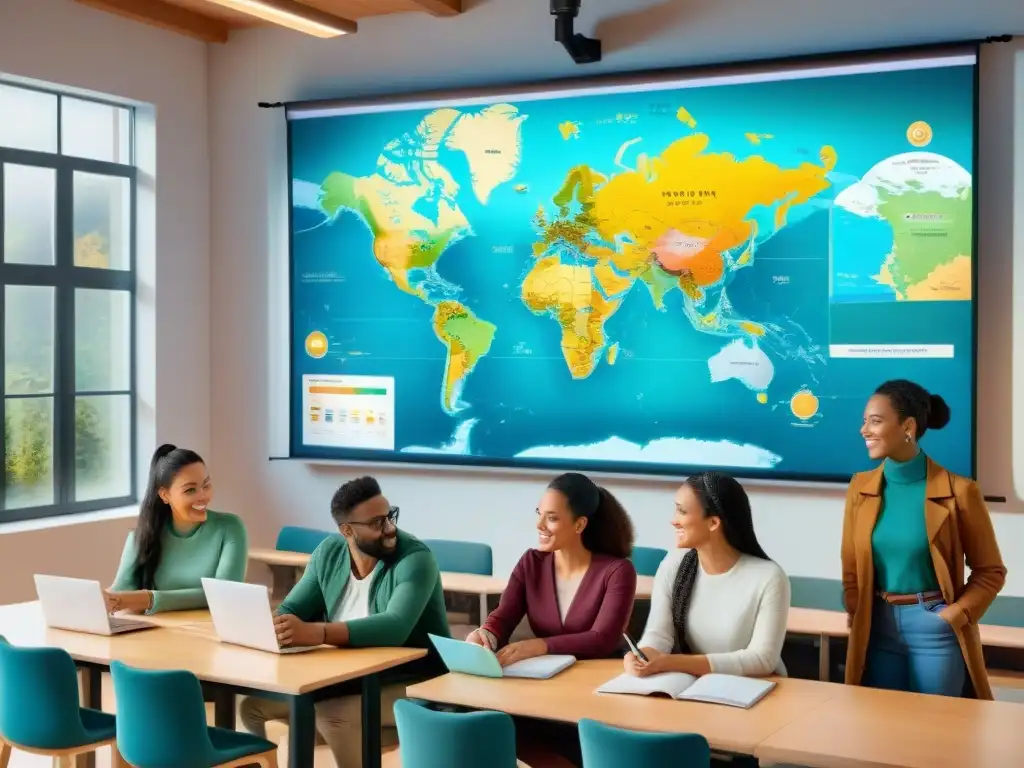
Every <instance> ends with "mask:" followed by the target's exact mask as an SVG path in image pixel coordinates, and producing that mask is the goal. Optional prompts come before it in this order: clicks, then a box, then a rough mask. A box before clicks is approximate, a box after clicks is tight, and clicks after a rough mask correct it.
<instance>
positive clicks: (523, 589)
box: [467, 472, 636, 666]
mask: <svg viewBox="0 0 1024 768" xmlns="http://www.w3.org/2000/svg"><path fill="white" fill-rule="evenodd" d="M536 527H537V536H538V542H537V548H536V549H531V550H528V551H527V552H526V554H524V555H523V556H522V558H520V560H519V563H518V564H517V565H516V567H515V570H514V571H513V572H512V576H511V578H510V579H509V582H508V586H507V587H505V591H504V592H503V593H502V595H501V602H500V603H499V604H498V607H497V608H496V609H495V610H494V611H493V612H492V613H491V615H490V616H488V617H487V620H486V621H485V622H484V624H483V626H482V627H481V628H480V629H477V630H475V631H474V632H473V633H472V634H470V636H469V637H468V638H467V639H468V640H469V642H471V643H476V644H477V645H482V646H485V647H487V648H490V649H491V650H494V651H497V654H498V660H499V661H500V662H501V663H502V665H504V666H507V665H509V664H512V663H514V662H517V661H522V660H523V659H529V658H532V657H534V656H542V655H544V654H548V653H550V654H568V655H571V656H575V657H576V658H578V659H595V658H604V657H608V656H610V655H611V654H613V653H615V652H616V651H617V649H618V648H619V646H620V643H621V641H622V632H623V631H624V630H625V628H626V624H627V623H628V621H629V616H630V613H631V612H632V610H633V597H634V594H635V592H636V569H635V568H634V567H633V563H632V562H631V561H630V559H629V556H630V553H631V552H632V550H633V524H632V522H631V521H630V519H629V515H628V514H626V510H625V509H623V508H622V505H621V504H619V502H618V500H617V499H616V498H615V497H614V496H612V494H611V493H609V492H608V491H607V490H606V489H604V488H602V487H600V486H598V485H596V484H595V483H594V481H593V480H591V479H590V478H589V477H587V476H586V475H581V474H579V473H576V472H569V473H567V474H564V475H560V476H558V477H556V478H555V479H554V480H552V481H551V484H550V485H549V486H548V489H547V491H546V492H545V494H544V496H543V497H541V500H540V504H539V505H538V507H537V523H536ZM524 616H525V617H526V618H527V619H528V620H529V622H530V628H531V629H532V630H533V634H534V635H536V637H535V638H534V639H531V640H523V641H521V642H515V643H511V644H510V643H509V638H510V636H511V635H512V632H513V631H514V630H515V628H516V627H517V626H518V625H519V622H520V621H522V619H523V617H524Z"/></svg>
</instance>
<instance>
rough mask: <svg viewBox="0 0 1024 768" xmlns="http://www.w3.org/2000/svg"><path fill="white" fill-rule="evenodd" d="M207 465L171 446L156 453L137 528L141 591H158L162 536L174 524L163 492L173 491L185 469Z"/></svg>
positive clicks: (189, 452) (136, 557) (198, 457)
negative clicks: (173, 484)
mask: <svg viewBox="0 0 1024 768" xmlns="http://www.w3.org/2000/svg"><path fill="white" fill-rule="evenodd" d="M204 463H205V462H204V461H203V459H202V457H201V456H200V455H199V454H198V453H196V452H195V451H190V450H189V449H188V448H177V447H175V446H173V445H170V444H164V445H161V446H160V447H159V448H157V449H156V451H154V452H153V459H152V460H151V461H150V464H149V481H148V482H147V483H146V493H145V495H144V496H143V497H142V504H141V505H139V524H138V526H137V527H136V528H135V581H136V582H137V583H138V585H139V589H155V585H154V579H155V578H156V570H157V568H159V567H160V555H161V553H162V550H163V532H164V531H165V530H166V529H167V526H168V525H169V524H170V522H171V505H170V504H168V503H167V502H166V501H164V500H163V499H161V498H160V489H161V488H170V487H171V485H172V483H174V478H175V477H176V476H177V474H178V473H179V472H180V471H181V470H183V469H184V468H185V467H190V466H192V465H193V464H204Z"/></svg>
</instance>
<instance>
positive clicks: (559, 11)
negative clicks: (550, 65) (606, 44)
mask: <svg viewBox="0 0 1024 768" xmlns="http://www.w3.org/2000/svg"><path fill="white" fill-rule="evenodd" d="M582 2H583V0H551V15H552V16H554V17H555V40H556V41H557V42H559V43H561V44H562V45H563V46H564V47H565V50H566V51H568V52H569V55H570V56H572V60H573V61H575V62H576V63H577V64H593V63H594V62H598V61H600V60H601V41H600V40H597V39H595V38H592V37H587V36H586V35H581V34H579V33H578V32H574V31H573V24H574V22H575V21H576V17H577V16H578V15H579V13H580V5H581V4H582Z"/></svg>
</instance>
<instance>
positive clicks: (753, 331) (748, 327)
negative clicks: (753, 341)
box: [740, 320, 765, 336]
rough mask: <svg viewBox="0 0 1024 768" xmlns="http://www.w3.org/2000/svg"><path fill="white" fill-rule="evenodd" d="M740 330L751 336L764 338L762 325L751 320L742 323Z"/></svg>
mask: <svg viewBox="0 0 1024 768" xmlns="http://www.w3.org/2000/svg"><path fill="white" fill-rule="evenodd" d="M740 328H742V329H743V330H744V331H746V332H747V333H749V334H750V335H751V336H764V334H765V330H764V326H763V325H761V324H760V323H752V322H750V321H749V320H742V321H740Z"/></svg>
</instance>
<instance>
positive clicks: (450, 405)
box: [433, 301, 497, 412]
mask: <svg viewBox="0 0 1024 768" xmlns="http://www.w3.org/2000/svg"><path fill="white" fill-rule="evenodd" d="M433 325H434V334H435V335H436V336H437V338H438V339H440V340H441V342H442V343H443V344H444V345H445V347H447V348H448V360H447V362H446V364H445V373H444V384H443V386H442V389H441V405H442V406H443V407H444V409H445V410H446V411H448V412H451V411H453V410H454V409H455V406H456V402H455V401H456V399H457V396H458V392H459V386H460V385H461V384H462V381H463V379H465V378H466V376H468V375H469V373H470V372H471V371H472V370H473V368H475V367H476V364H477V362H478V361H479V360H480V358H481V357H483V356H484V355H486V354H487V352H488V351H489V350H490V348H491V341H492V340H493V339H494V333H495V331H496V330H497V328H496V327H495V326H494V324H492V323H488V322H487V321H485V320H481V319H479V318H478V317H477V316H476V315H474V314H473V312H472V311H471V310H470V309H469V308H468V307H466V306H465V305H464V304H461V303H460V302H458V301H442V302H440V303H439V304H438V305H437V307H436V308H435V309H434V317H433Z"/></svg>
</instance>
